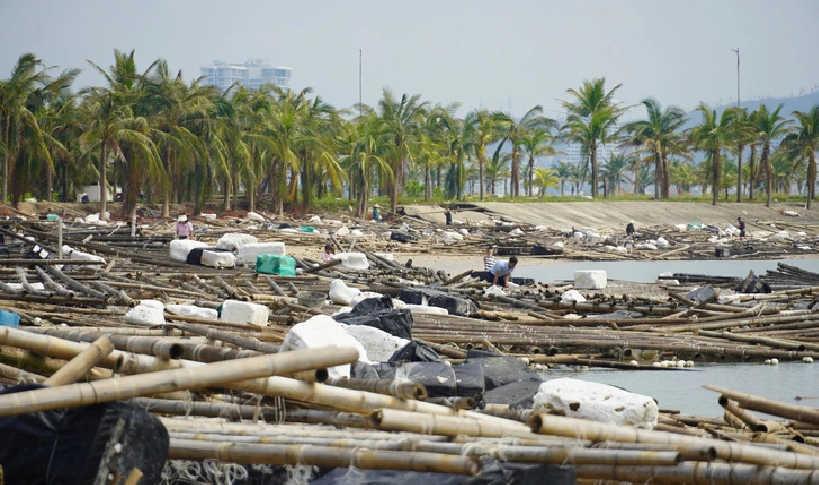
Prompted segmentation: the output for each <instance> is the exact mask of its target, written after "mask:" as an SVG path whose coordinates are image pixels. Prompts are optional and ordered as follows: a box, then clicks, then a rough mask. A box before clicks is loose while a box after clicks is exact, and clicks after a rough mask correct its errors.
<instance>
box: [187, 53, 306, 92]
mask: <svg viewBox="0 0 819 485" xmlns="http://www.w3.org/2000/svg"><path fill="white" fill-rule="evenodd" d="M199 74H200V75H201V76H204V78H205V79H204V82H203V84H207V85H212V86H216V87H217V88H218V89H219V90H220V91H225V90H227V89H228V88H230V87H231V86H232V85H233V84H235V83H239V84H241V85H242V86H244V87H245V88H247V89H250V90H258V89H259V87H260V86H261V85H262V84H275V85H277V86H279V87H282V88H290V78H291V77H292V75H293V70H292V69H291V68H289V67H279V66H273V65H272V64H270V61H268V60H264V59H255V60H250V61H246V62H245V63H244V64H228V63H226V62H222V61H213V64H212V65H210V66H204V67H200V68H199Z"/></svg>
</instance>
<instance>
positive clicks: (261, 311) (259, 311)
mask: <svg viewBox="0 0 819 485" xmlns="http://www.w3.org/2000/svg"><path fill="white" fill-rule="evenodd" d="M268 316H270V309H269V308H267V307H266V306H264V305H259V304H257V303H250V302H246V301H239V300H225V302H224V303H223V304H222V320H224V321H225V322H229V323H252V324H254V325H261V326H263V327H266V326H267V317H268Z"/></svg>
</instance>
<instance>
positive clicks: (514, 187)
mask: <svg viewBox="0 0 819 485" xmlns="http://www.w3.org/2000/svg"><path fill="white" fill-rule="evenodd" d="M510 184H511V187H510V190H509V192H510V194H511V196H512V198H515V197H517V196H518V195H520V167H519V164H518V146H517V145H516V144H514V143H513V144H512V180H510Z"/></svg>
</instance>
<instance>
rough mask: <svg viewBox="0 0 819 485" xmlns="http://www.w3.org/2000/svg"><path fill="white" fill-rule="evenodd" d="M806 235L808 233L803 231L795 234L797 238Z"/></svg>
mask: <svg viewBox="0 0 819 485" xmlns="http://www.w3.org/2000/svg"><path fill="white" fill-rule="evenodd" d="M807 235H808V233H806V232H805V231H797V232H796V236H797V237H805V236H807Z"/></svg>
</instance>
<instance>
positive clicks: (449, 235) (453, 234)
mask: <svg viewBox="0 0 819 485" xmlns="http://www.w3.org/2000/svg"><path fill="white" fill-rule="evenodd" d="M443 237H444V239H453V240H455V241H463V240H464V235H463V234H461V233H460V232H457V231H444V234H443Z"/></svg>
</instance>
